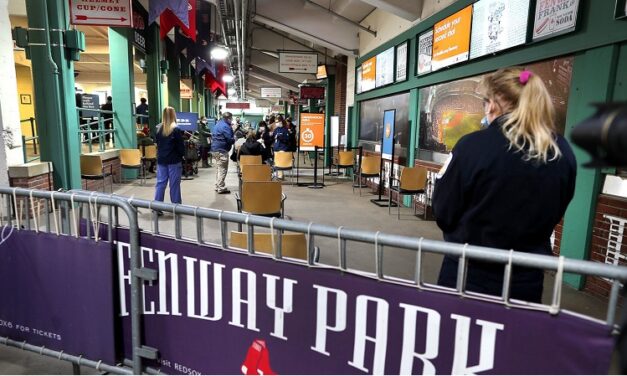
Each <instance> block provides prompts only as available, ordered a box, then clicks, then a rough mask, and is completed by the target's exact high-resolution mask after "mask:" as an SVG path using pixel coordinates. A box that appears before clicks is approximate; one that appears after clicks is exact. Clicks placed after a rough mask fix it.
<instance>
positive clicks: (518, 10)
mask: <svg viewBox="0 0 627 376" xmlns="http://www.w3.org/2000/svg"><path fill="white" fill-rule="evenodd" d="M528 20H529V0H516V1H505V0H480V1H478V2H476V3H475V4H474V6H473V12H472V35H471V38H470V58H471V59H474V58H477V57H480V56H483V55H487V54H490V53H493V52H497V51H501V50H504V49H507V48H510V47H514V46H518V45H521V44H524V43H525V42H526V41H527V23H528Z"/></svg>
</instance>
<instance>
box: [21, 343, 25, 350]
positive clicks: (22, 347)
mask: <svg viewBox="0 0 627 376" xmlns="http://www.w3.org/2000/svg"><path fill="white" fill-rule="evenodd" d="M24 347H26V341H23V342H22V346H21V347H20V349H21V350H24Z"/></svg>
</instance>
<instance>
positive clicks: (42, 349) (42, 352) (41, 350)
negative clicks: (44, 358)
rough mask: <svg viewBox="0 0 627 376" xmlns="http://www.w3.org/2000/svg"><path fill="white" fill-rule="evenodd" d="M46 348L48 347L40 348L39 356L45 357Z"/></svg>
mask: <svg viewBox="0 0 627 376" xmlns="http://www.w3.org/2000/svg"><path fill="white" fill-rule="evenodd" d="M45 348H46V346H41V347H40V348H39V355H44V349H45Z"/></svg>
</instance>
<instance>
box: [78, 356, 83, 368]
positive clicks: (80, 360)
mask: <svg viewBox="0 0 627 376" xmlns="http://www.w3.org/2000/svg"><path fill="white" fill-rule="evenodd" d="M82 361H83V355H82V354H81V355H79V356H78V362H77V365H78V366H79V367H80V366H81V362H82Z"/></svg>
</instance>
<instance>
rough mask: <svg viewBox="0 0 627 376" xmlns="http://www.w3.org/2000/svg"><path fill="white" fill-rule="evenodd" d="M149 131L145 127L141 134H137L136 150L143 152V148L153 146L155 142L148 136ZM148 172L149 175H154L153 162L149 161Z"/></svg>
mask: <svg viewBox="0 0 627 376" xmlns="http://www.w3.org/2000/svg"><path fill="white" fill-rule="evenodd" d="M149 134H150V130H149V129H148V126H147V125H145V126H144V128H143V129H142V130H141V132H137V148H138V149H140V150H141V151H142V154H143V152H144V147H145V146H148V145H154V144H155V140H153V139H152V137H150V136H149ZM148 172H150V173H151V174H154V173H155V161H150V165H149V166H148Z"/></svg>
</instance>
